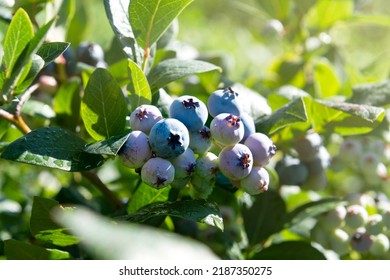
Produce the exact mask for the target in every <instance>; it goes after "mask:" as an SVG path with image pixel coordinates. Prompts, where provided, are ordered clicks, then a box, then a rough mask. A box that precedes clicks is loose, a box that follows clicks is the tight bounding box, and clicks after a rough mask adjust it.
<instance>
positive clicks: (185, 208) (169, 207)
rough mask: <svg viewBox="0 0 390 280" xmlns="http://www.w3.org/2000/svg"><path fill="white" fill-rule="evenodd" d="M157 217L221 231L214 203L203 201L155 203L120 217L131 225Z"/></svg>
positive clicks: (221, 224)
mask: <svg viewBox="0 0 390 280" xmlns="http://www.w3.org/2000/svg"><path fill="white" fill-rule="evenodd" d="M159 216H172V217H178V218H183V219H186V220H191V221H194V222H200V223H205V224H208V225H211V226H215V227H218V228H219V229H220V230H223V220H222V217H221V213H220V211H219V209H218V206H217V204H216V203H212V202H207V201H204V200H182V201H174V202H170V201H167V202H157V203H153V204H150V205H147V206H145V207H143V208H141V209H139V210H138V211H137V212H135V213H132V214H130V215H127V216H124V217H120V220H126V221H128V222H133V223H142V222H144V221H146V220H148V219H151V218H154V217H159Z"/></svg>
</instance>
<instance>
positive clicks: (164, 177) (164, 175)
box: [141, 157, 175, 189]
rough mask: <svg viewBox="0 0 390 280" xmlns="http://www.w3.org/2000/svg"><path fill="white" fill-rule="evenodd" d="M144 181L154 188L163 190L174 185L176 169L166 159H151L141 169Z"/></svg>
mask: <svg viewBox="0 0 390 280" xmlns="http://www.w3.org/2000/svg"><path fill="white" fill-rule="evenodd" d="M141 178H142V181H143V182H144V183H145V184H147V185H149V186H151V187H154V188H157V189H159V188H163V187H166V186H167V185H169V184H170V183H172V181H173V180H174V178H175V168H174V167H173V165H172V164H171V163H170V162H169V161H168V160H166V159H163V158H158V157H156V158H151V159H149V160H148V161H147V162H146V163H145V164H144V165H143V166H142V169H141Z"/></svg>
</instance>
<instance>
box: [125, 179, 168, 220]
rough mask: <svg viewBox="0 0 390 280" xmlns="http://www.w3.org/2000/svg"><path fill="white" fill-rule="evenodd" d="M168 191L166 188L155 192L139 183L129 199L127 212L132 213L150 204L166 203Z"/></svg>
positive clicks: (153, 189)
mask: <svg viewBox="0 0 390 280" xmlns="http://www.w3.org/2000/svg"><path fill="white" fill-rule="evenodd" d="M170 189H171V188H170V187H167V188H162V189H159V190H157V189H155V188H152V187H150V186H148V185H146V184H144V183H140V185H139V186H138V188H137V190H136V191H135V193H134V194H133V196H132V197H131V199H130V202H129V207H128V208H127V212H128V213H133V212H135V211H137V210H139V209H141V208H142V207H144V206H146V205H149V204H151V203H155V202H164V201H167V200H168V196H169V191H170Z"/></svg>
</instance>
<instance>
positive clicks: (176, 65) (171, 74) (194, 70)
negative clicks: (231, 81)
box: [148, 59, 221, 93]
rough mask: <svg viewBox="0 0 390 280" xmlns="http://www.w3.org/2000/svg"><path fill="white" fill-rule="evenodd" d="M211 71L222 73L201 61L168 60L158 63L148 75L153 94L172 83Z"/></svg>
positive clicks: (212, 65) (217, 68) (213, 66)
mask: <svg viewBox="0 0 390 280" xmlns="http://www.w3.org/2000/svg"><path fill="white" fill-rule="evenodd" d="M209 71H221V68H220V67H218V66H216V65H214V64H211V63H208V62H204V61H199V60H180V59H167V60H164V61H162V62H160V63H158V64H157V65H156V66H155V67H154V68H152V70H151V71H150V73H149V75H148V80H149V84H150V88H151V91H152V93H154V92H156V91H157V90H158V89H160V88H162V87H164V86H166V85H167V84H169V83H170V82H173V81H176V80H178V79H181V78H184V77H187V76H189V75H192V74H199V73H204V72H209Z"/></svg>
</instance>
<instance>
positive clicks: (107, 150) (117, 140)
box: [84, 131, 129, 156]
mask: <svg viewBox="0 0 390 280" xmlns="http://www.w3.org/2000/svg"><path fill="white" fill-rule="evenodd" d="M127 138H129V132H128V131H126V132H124V133H122V134H120V135H117V136H113V137H111V138H109V139H107V140H102V141H99V142H96V143H91V144H88V145H86V146H85V147H84V151H86V152H87V153H91V154H100V155H107V156H116V155H117V154H118V152H119V150H120V149H121V148H122V146H123V144H124V143H125V142H126V140H127Z"/></svg>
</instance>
